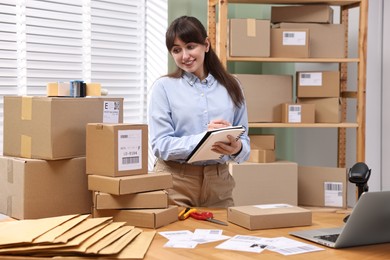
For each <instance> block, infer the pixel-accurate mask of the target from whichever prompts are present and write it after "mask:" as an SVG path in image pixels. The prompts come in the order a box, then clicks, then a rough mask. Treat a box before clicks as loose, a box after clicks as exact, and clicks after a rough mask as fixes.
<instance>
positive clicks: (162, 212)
mask: <svg viewBox="0 0 390 260" xmlns="http://www.w3.org/2000/svg"><path fill="white" fill-rule="evenodd" d="M178 210H179V209H178V207H177V206H173V205H171V206H169V207H168V208H166V209H128V210H126V209H122V210H116V209H101V210H98V209H93V217H94V218H100V217H111V216H112V217H113V221H116V222H126V225H129V226H136V227H144V228H160V227H163V226H166V225H168V224H170V223H173V222H176V221H177V220H178V213H179V212H178Z"/></svg>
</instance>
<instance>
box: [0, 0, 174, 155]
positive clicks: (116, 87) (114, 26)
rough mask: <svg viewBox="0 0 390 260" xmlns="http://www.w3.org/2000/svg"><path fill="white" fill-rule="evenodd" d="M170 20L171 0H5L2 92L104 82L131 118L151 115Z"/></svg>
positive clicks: (0, 40) (0, 19)
mask: <svg viewBox="0 0 390 260" xmlns="http://www.w3.org/2000/svg"><path fill="white" fill-rule="evenodd" d="M156 14H157V15H156ZM149 15H153V16H155V15H156V16H155V17H148V16H149ZM166 23H167V0H132V1H127V0H16V1H15V0H0V94H1V96H4V95H45V94H46V84H47V82H52V81H69V80H74V79H80V80H84V81H85V82H99V83H101V84H102V87H103V88H105V89H108V93H109V96H115V97H124V122H127V123H145V122H146V110H147V91H148V88H149V84H150V82H152V81H153V80H155V79H156V78H157V77H158V76H160V75H163V74H166V72H167V57H166V55H167V54H166V52H165V48H161V43H162V42H164V37H163V36H161V35H162V34H161V33H162V32H165V30H166ZM147 35H148V36H147ZM154 41H156V42H154ZM149 49H152V50H149ZM148 53H149V54H151V55H148ZM156 53H157V55H153V54H156ZM149 59H150V61H149ZM147 62H148V66H146V63H147ZM152 62H153V63H154V62H156V65H154V64H152V65H151V66H149V65H150V64H151V63H152ZM149 67H150V69H149ZM157 75H158V76H157ZM0 109H1V112H0V113H1V114H0V116H1V128H0V129H1V130H0V131H1V136H0V141H1V146H0V150H1V151H2V147H3V145H2V138H3V127H2V124H3V120H2V119H3V114H2V113H3V99H1V101H0Z"/></svg>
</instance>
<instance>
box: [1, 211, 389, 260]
mask: <svg viewBox="0 0 390 260" xmlns="http://www.w3.org/2000/svg"><path fill="white" fill-rule="evenodd" d="M199 210H202V211H205V210H207V211H211V212H212V213H213V214H214V218H215V219H218V220H222V221H224V222H227V220H226V209H199ZM179 211H180V209H179ZM312 211H313V223H312V225H311V226H305V227H292V228H277V229H267V230H248V229H245V228H243V227H240V226H238V225H235V224H232V223H230V222H227V223H228V226H222V225H218V224H214V223H211V222H208V221H202V220H195V219H192V218H188V219H186V220H184V221H176V222H174V223H171V224H169V225H167V226H164V227H161V228H159V229H157V230H156V231H157V233H156V236H155V237H154V239H153V242H152V244H151V245H150V248H149V250H148V252H147V253H146V256H145V258H144V259H146V260H154V259H155V260H157V259H158V260H161V259H167V260H175V259H180V260H186V259H197V260H202V259H205V260H206V259H207V260H209V259H221V260H227V259H240V260H247V259H254V258H260V259H262V258H263V259H267V260H268V259H271V260H272V259H285V258H288V259H316V260H319V259H345V260H348V259H351V260H356V259H390V243H385V244H378V245H369V246H360V247H351V248H343V249H332V248H328V247H325V246H321V245H318V244H315V243H312V242H309V241H306V240H303V239H299V238H296V237H293V236H291V235H289V232H291V231H293V230H302V229H317V228H328V227H338V226H340V225H342V223H343V218H344V217H345V215H346V213H348V212H349V211H346V210H338V209H323V208H312ZM9 220H10V219H6V218H5V219H1V220H0V221H9ZM195 229H222V230H223V235H226V236H235V235H250V236H258V237H270V238H272V237H281V236H282V237H287V238H291V239H295V240H297V241H301V242H304V243H308V244H313V245H316V246H319V247H321V248H324V249H325V250H323V251H318V252H311V253H305V254H298V255H291V256H283V255H281V254H279V253H275V252H271V251H268V250H264V251H263V252H261V253H248V252H240V251H232V250H223V249H217V248H215V247H216V246H217V245H219V244H220V243H222V242H223V241H217V242H213V243H206V244H199V245H197V246H196V248H194V249H181V248H165V247H164V244H165V243H166V242H167V241H168V240H167V239H166V238H165V237H163V236H161V235H160V234H158V232H160V231H175V230H189V231H195ZM143 230H145V231H147V230H149V229H146V228H143ZM3 257H4V259H15V258H14V257H11V256H9V257H8V256H7V257H6V256H2V259H3ZM17 259H20V258H17ZM33 259H35V258H33ZM77 259H82V258H77ZM99 259H101V258H99Z"/></svg>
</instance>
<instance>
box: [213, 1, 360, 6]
mask: <svg viewBox="0 0 390 260" xmlns="http://www.w3.org/2000/svg"><path fill="white" fill-rule="evenodd" d="M215 2H218V1H215ZM226 2H229V3H231V4H327V5H338V6H348V5H356V4H360V2H361V1H360V0H228V1H226Z"/></svg>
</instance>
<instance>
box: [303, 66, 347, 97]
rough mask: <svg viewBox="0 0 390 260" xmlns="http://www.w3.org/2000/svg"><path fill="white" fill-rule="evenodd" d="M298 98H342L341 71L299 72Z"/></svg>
mask: <svg viewBox="0 0 390 260" xmlns="http://www.w3.org/2000/svg"><path fill="white" fill-rule="evenodd" d="M296 80H297V84H296V86H297V97H340V72H339V71H298V72H297V77H296Z"/></svg>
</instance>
